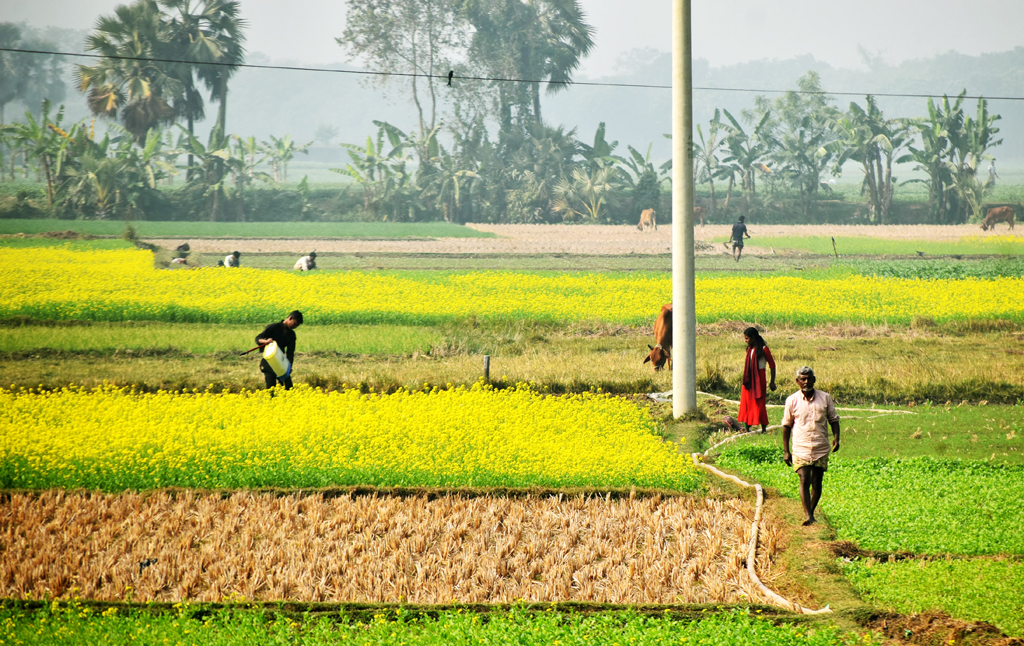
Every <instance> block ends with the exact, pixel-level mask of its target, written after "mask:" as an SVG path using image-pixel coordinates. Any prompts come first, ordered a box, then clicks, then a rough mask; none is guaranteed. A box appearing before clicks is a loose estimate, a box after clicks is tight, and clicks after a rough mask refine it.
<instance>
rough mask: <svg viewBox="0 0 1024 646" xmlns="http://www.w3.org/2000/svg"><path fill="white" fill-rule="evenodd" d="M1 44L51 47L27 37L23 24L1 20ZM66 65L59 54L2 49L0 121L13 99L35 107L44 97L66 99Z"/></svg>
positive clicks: (6, 45) (14, 46)
mask: <svg viewBox="0 0 1024 646" xmlns="http://www.w3.org/2000/svg"><path fill="white" fill-rule="evenodd" d="M0 47H2V48H7V49H34V50H52V49H54V48H55V46H54V45H53V44H52V43H49V42H46V41H43V40H37V39H34V38H31V37H27V36H26V34H24V33H23V32H22V29H21V27H20V26H18V25H15V24H13V23H9V22H4V23H0ZM63 74H64V66H63V63H62V62H61V61H60V58H59V57H57V56H42V55H39V54H19V53H18V52H11V51H0V124H3V123H4V108H5V107H6V106H7V104H8V103H11V102H12V101H19V102H20V103H21V104H22V105H24V106H25V107H27V108H30V109H31V110H33V111H35V110H36V109H38V107H39V106H40V105H41V103H42V100H43V99H48V100H49V101H50V102H51V103H59V102H60V101H61V100H63V99H64V92H65V87H64V81H63V78H62V77H63Z"/></svg>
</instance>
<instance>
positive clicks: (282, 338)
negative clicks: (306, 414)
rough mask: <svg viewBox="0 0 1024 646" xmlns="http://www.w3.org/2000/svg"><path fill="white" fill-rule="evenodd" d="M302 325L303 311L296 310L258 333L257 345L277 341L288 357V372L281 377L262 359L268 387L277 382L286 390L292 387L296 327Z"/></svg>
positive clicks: (261, 363) (261, 369)
mask: <svg viewBox="0 0 1024 646" xmlns="http://www.w3.org/2000/svg"><path fill="white" fill-rule="evenodd" d="M300 325H302V312H300V311H299V310H295V311H294V312H292V313H291V314H289V315H288V318H286V319H285V320H283V321H278V322H277V323H271V324H270V325H268V326H267V327H266V329H264V330H263V331H262V332H260V333H259V334H257V335H256V345H258V346H260V347H261V348H262V347H263V346H265V345H268V344H269V343H270V342H272V341H276V342H277V347H278V349H279V350H281V351H282V352H284V353H285V356H286V357H288V372H286V373H284V374H283V375H281V376H280V377H278V376H277V374H276V373H275V372H274V369H273V368H271V367H270V364H269V363H267V360H266V359H261V360H260V372H262V373H263V379H264V381H265V382H266V385H267V388H273V387H274V386H275V385H277V382H281V385H283V386H284V387H285V389H286V390H287V389H289V388H291V387H292V365H293V364H294V361H295V328H297V327H299V326H300Z"/></svg>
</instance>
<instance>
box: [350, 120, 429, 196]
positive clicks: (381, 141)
mask: <svg viewBox="0 0 1024 646" xmlns="http://www.w3.org/2000/svg"><path fill="white" fill-rule="evenodd" d="M374 123H375V124H376V125H377V138H376V141H375V140H374V138H373V137H372V136H368V137H366V145H365V146H358V145H355V144H341V146H342V148H345V149H346V150H347V151H348V156H349V158H350V159H351V163H349V164H347V165H346V166H345V168H332V169H331V171H332V172H335V173H340V174H342V175H347V176H349V177H351V178H352V179H354V180H355V181H356V182H358V183H359V184H360V186H361V187H362V189H363V208H364V209H365V210H366V212H367V213H371V214H373V215H374V216H379V215H380V214H381V211H382V210H383V209H384V208H385V204H386V203H387V202H390V201H392V197H393V193H394V192H395V191H396V190H398V189H399V188H400V187H402V186H403V185H405V184H406V183H407V181H408V178H407V177H406V176H407V173H406V170H405V166H406V164H407V163H408V162H409V161H411V160H412V156H411V155H410V154H409V153H408V152H407V148H408V147H409V142H408V137H407V136H406V135H405V133H404V132H402V131H401V130H399V129H398V128H396V127H394V126H392V125H391V124H389V123H387V122H380V121H375V122H374ZM385 140H387V143H385ZM385 151H386V152H385Z"/></svg>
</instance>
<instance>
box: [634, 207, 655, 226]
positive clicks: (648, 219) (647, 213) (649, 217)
mask: <svg viewBox="0 0 1024 646" xmlns="http://www.w3.org/2000/svg"><path fill="white" fill-rule="evenodd" d="M647 227H654V230H655V231H657V230H658V219H657V218H656V217H655V213H654V209H644V210H643V211H641V212H640V224H638V225H636V228H637V229H639V230H640V231H646V230H647Z"/></svg>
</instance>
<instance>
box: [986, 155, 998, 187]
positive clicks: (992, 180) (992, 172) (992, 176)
mask: <svg viewBox="0 0 1024 646" xmlns="http://www.w3.org/2000/svg"><path fill="white" fill-rule="evenodd" d="M998 177H999V173H997V172H996V160H994V159H993V160H992V161H991V162H990V163H989V165H988V181H989V184H991V185H992V186H995V185H996V178H998Z"/></svg>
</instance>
